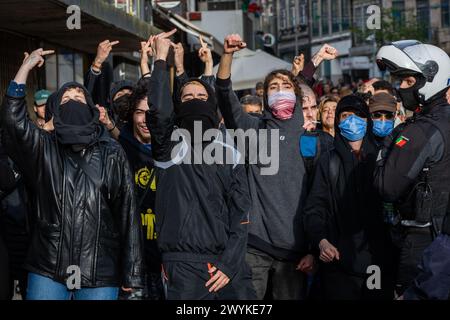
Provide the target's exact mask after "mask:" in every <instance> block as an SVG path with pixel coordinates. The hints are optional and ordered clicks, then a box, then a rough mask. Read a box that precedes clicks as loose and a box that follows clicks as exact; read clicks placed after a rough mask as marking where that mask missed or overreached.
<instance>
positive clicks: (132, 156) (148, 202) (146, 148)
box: [119, 123, 161, 273]
mask: <svg viewBox="0 0 450 320" xmlns="http://www.w3.org/2000/svg"><path fill="white" fill-rule="evenodd" d="M119 142H120V144H121V145H122V147H123V149H124V150H125V153H126V155H127V158H128V161H129V162H130V169H131V171H132V174H133V177H134V183H135V188H134V190H135V195H136V209H137V210H138V212H139V214H140V216H141V219H142V226H143V231H144V239H145V241H144V248H145V262H146V265H147V268H148V270H149V271H150V272H154V273H158V272H160V271H161V256H160V253H159V250H158V246H157V244H156V238H157V235H156V231H155V218H156V217H155V214H156V213H155V197H156V177H155V167H154V161H153V156H152V151H151V145H150V144H149V145H145V144H142V143H140V142H139V141H138V140H137V139H136V138H135V137H134V135H133V128H132V124H130V123H129V124H127V125H125V127H124V128H123V130H121V131H120V136H119ZM149 183H150V185H149Z"/></svg>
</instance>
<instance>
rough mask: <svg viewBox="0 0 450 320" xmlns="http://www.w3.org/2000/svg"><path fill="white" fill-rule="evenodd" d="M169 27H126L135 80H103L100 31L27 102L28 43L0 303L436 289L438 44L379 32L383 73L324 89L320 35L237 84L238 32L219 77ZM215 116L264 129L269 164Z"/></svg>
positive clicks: (446, 208)
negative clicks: (270, 169)
mask: <svg viewBox="0 0 450 320" xmlns="http://www.w3.org/2000/svg"><path fill="white" fill-rule="evenodd" d="M176 38H177V34H176V30H172V31H170V32H166V33H161V34H159V35H154V36H151V37H150V38H149V39H148V41H144V42H141V44H140V45H141V51H140V52H141V72H142V78H141V79H140V80H139V81H138V82H137V83H132V82H129V81H118V82H113V83H111V82H110V79H109V77H108V76H107V74H106V72H104V69H105V64H106V62H105V61H106V60H107V58H108V56H109V54H110V52H111V50H113V47H114V45H116V44H117V43H118V42H117V41H109V40H105V41H103V42H101V43H100V44H99V46H98V50H97V56H96V57H95V59H94V61H93V63H92V65H91V67H90V68H89V71H88V73H87V74H86V77H85V82H84V84H80V83H76V82H70V83H66V84H64V85H63V86H62V87H61V88H59V90H57V91H56V92H53V93H51V92H49V91H47V90H39V91H37V92H36V93H35V94H34V112H35V115H33V116H32V117H30V116H29V115H28V113H27V102H26V100H25V96H26V90H27V87H26V82H27V78H28V76H29V74H30V72H34V70H35V69H36V68H38V67H41V66H42V65H43V64H44V63H45V56H47V55H50V54H53V53H54V52H53V51H52V50H43V49H37V50H35V51H33V52H32V53H25V57H24V60H23V64H22V66H21V67H20V69H19V70H18V72H17V75H16V76H15V78H14V79H12V81H11V83H10V85H9V87H8V89H7V93H6V95H5V97H4V98H3V102H2V105H1V109H0V139H1V143H0V201H1V208H0V210H1V211H0V299H11V298H12V297H13V296H14V295H15V294H16V293H20V294H21V295H22V298H24V299H29V300H68V299H75V300H85V299H88V300H117V299H126V300H133V299H145V300H164V299H169V300H173V299H175V300H194V299H208V300H212V299H226V300H254V299H258V300H262V299H275V300H305V299H310V300H324V299H325V300H341V299H342V300H367V299H369V300H373V299H375V300H393V299H413V300H415V299H449V298H450V275H449V272H448V270H449V269H450V238H449V237H450V202H449V200H450V185H448V179H449V178H450V169H449V168H450V136H449V132H450V121H449V120H450V58H449V57H448V55H447V54H446V53H445V52H444V51H442V50H441V49H439V48H437V47H434V46H431V45H426V44H421V43H419V42H416V41H399V42H394V43H392V44H388V45H385V46H383V47H382V48H380V50H379V52H378V55H377V62H378V64H379V67H380V68H381V69H383V70H389V71H390V74H391V79H392V81H391V82H389V81H386V80H383V79H376V78H374V79H369V80H367V81H362V80H360V81H358V83H352V84H345V83H344V82H343V81H342V80H340V81H339V83H338V84H337V85H334V84H332V83H331V82H330V81H316V79H315V78H314V75H315V73H316V70H317V68H318V67H319V66H320V64H321V63H322V62H323V61H325V60H333V59H335V58H336V57H337V56H338V54H339V53H338V52H337V50H336V49H335V48H333V47H331V46H329V45H327V44H325V45H323V46H322V48H321V49H320V50H319V51H318V52H317V53H316V54H315V55H314V56H313V57H312V59H311V61H307V62H306V61H305V59H304V56H303V54H302V55H299V56H296V57H295V58H294V60H293V62H292V69H291V70H274V71H272V72H271V73H269V74H268V75H267V76H266V78H265V79H264V80H263V81H262V82H259V83H257V84H256V86H255V91H254V95H244V96H243V97H241V99H239V98H238V95H237V94H236V92H234V91H233V85H232V81H231V66H232V63H233V54H234V53H235V52H237V51H240V50H242V49H243V48H245V47H246V44H245V43H244V42H243V41H242V39H241V37H240V36H239V35H237V34H232V35H229V36H227V37H226V38H225V41H224V44H223V45H224V52H223V55H222V57H221V60H220V64H219V68H218V71H217V74H216V75H214V74H213V59H212V55H211V50H210V49H209V48H208V45H207V44H205V43H204V42H203V40H202V39H201V38H200V44H201V46H200V49H199V52H198V57H199V59H200V60H201V61H202V62H203V63H204V65H205V69H204V73H203V74H202V76H201V77H190V76H189V75H188V74H187V73H186V71H185V68H184V50H183V46H182V44H180V43H176V42H175V41H174V39H176ZM171 51H172V52H173V61H169V60H170V59H169V58H168V57H169V56H171V55H170V54H169V53H170V52H171ZM171 68H173V69H174V71H175V72H174V73H171V72H170V69H171ZM171 75H173V76H174V79H171ZM31 118H33V119H35V120H33V121H32V120H30V119H31ZM198 128H200V131H198V130H197V129H198ZM208 129H217V134H216V135H214V136H213V137H211V136H209V139H206V141H205V139H203V137H204V136H205V137H207V136H208V135H207V134H206V132H207V131H208ZM230 129H234V130H239V129H241V130H244V131H246V130H254V131H255V132H258V133H259V132H266V133H268V136H269V137H270V139H275V138H273V137H277V138H276V139H275V140H276V141H267V139H262V138H261V137H262V136H261V135H258V138H257V139H256V140H254V141H251V142H250V141H246V142H245V143H247V146H248V147H255V148H257V149H258V150H259V149H265V148H267V146H268V145H273V143H276V144H277V150H278V155H276V156H277V157H278V162H279V166H278V171H277V172H276V173H275V174H268V175H267V174H264V173H263V172H264V169H265V166H266V164H264V163H262V162H260V161H256V162H253V161H250V155H249V154H248V153H246V152H245V151H244V153H243V152H242V150H240V149H239V148H237V144H238V142H237V141H236V140H235V139H231V140H230V139H228V136H229V134H230V133H229V130H230ZM272 133H273V134H272ZM198 134H201V138H200V139H198ZM196 135H197V136H196ZM174 136H175V137H176V139H174ZM270 139H269V140H270ZM205 150H214V152H215V153H214V154H215V155H216V157H215V161H214V162H213V163H207V162H206V161H202V162H199V163H198V162H194V163H191V162H189V161H185V160H186V159H191V158H192V159H195V158H196V157H198V156H199V155H200V154H201V153H203V152H204V151H205ZM245 150H248V148H247V149H245ZM228 154H231V155H232V157H231V159H232V161H231V162H230V161H229V158H228V157H226V155H228ZM221 155H223V157H222V156H221Z"/></svg>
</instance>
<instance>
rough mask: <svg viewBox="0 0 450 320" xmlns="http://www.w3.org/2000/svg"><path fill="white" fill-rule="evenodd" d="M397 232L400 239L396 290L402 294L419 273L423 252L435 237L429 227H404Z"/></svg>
mask: <svg viewBox="0 0 450 320" xmlns="http://www.w3.org/2000/svg"><path fill="white" fill-rule="evenodd" d="M397 232H399V233H400V234H399V235H398V236H399V238H400V241H399V242H398V245H399V257H398V267H397V277H396V278H397V279H396V292H397V294H398V295H402V294H403V293H404V292H405V290H406V289H408V287H410V286H411V285H412V284H413V281H414V279H415V278H416V276H417V275H418V274H419V268H418V266H419V264H420V262H421V260H422V255H423V252H424V250H425V249H426V248H427V247H428V246H429V245H430V244H431V243H432V242H433V237H432V234H431V230H430V229H429V228H409V227H408V228H407V227H402V228H400V229H398V230H397Z"/></svg>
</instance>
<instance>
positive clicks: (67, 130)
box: [53, 82, 100, 147]
mask: <svg viewBox="0 0 450 320" xmlns="http://www.w3.org/2000/svg"><path fill="white" fill-rule="evenodd" d="M74 87H76V88H81V89H82V90H83V92H84V95H85V97H86V103H81V102H78V101H74V100H69V101H68V102H66V103H64V104H61V100H62V97H63V95H64V92H66V90H67V89H69V88H74ZM56 102H57V103H58V107H57V108H55V110H54V111H53V112H54V118H53V125H54V127H55V134H56V139H57V141H58V142H59V143H60V144H62V145H70V146H74V145H76V146H83V147H86V146H89V145H91V144H93V143H95V142H96V141H97V140H98V132H99V127H100V124H99V111H98V109H97V108H96V107H95V105H94V102H93V101H92V98H91V95H90V94H89V92H88V91H87V89H86V88H85V87H84V86H82V85H81V84H79V83H76V82H69V83H66V84H65V85H64V86H62V87H61V89H59V90H58V91H57V96H56Z"/></svg>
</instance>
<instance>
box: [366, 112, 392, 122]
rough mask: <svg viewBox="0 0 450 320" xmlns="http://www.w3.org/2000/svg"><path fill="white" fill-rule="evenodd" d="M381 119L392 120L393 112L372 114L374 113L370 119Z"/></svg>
mask: <svg viewBox="0 0 450 320" xmlns="http://www.w3.org/2000/svg"><path fill="white" fill-rule="evenodd" d="M383 117H384V118H385V119H386V120H392V119H394V117H395V113H393V112H374V113H372V119H381V118H383Z"/></svg>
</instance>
